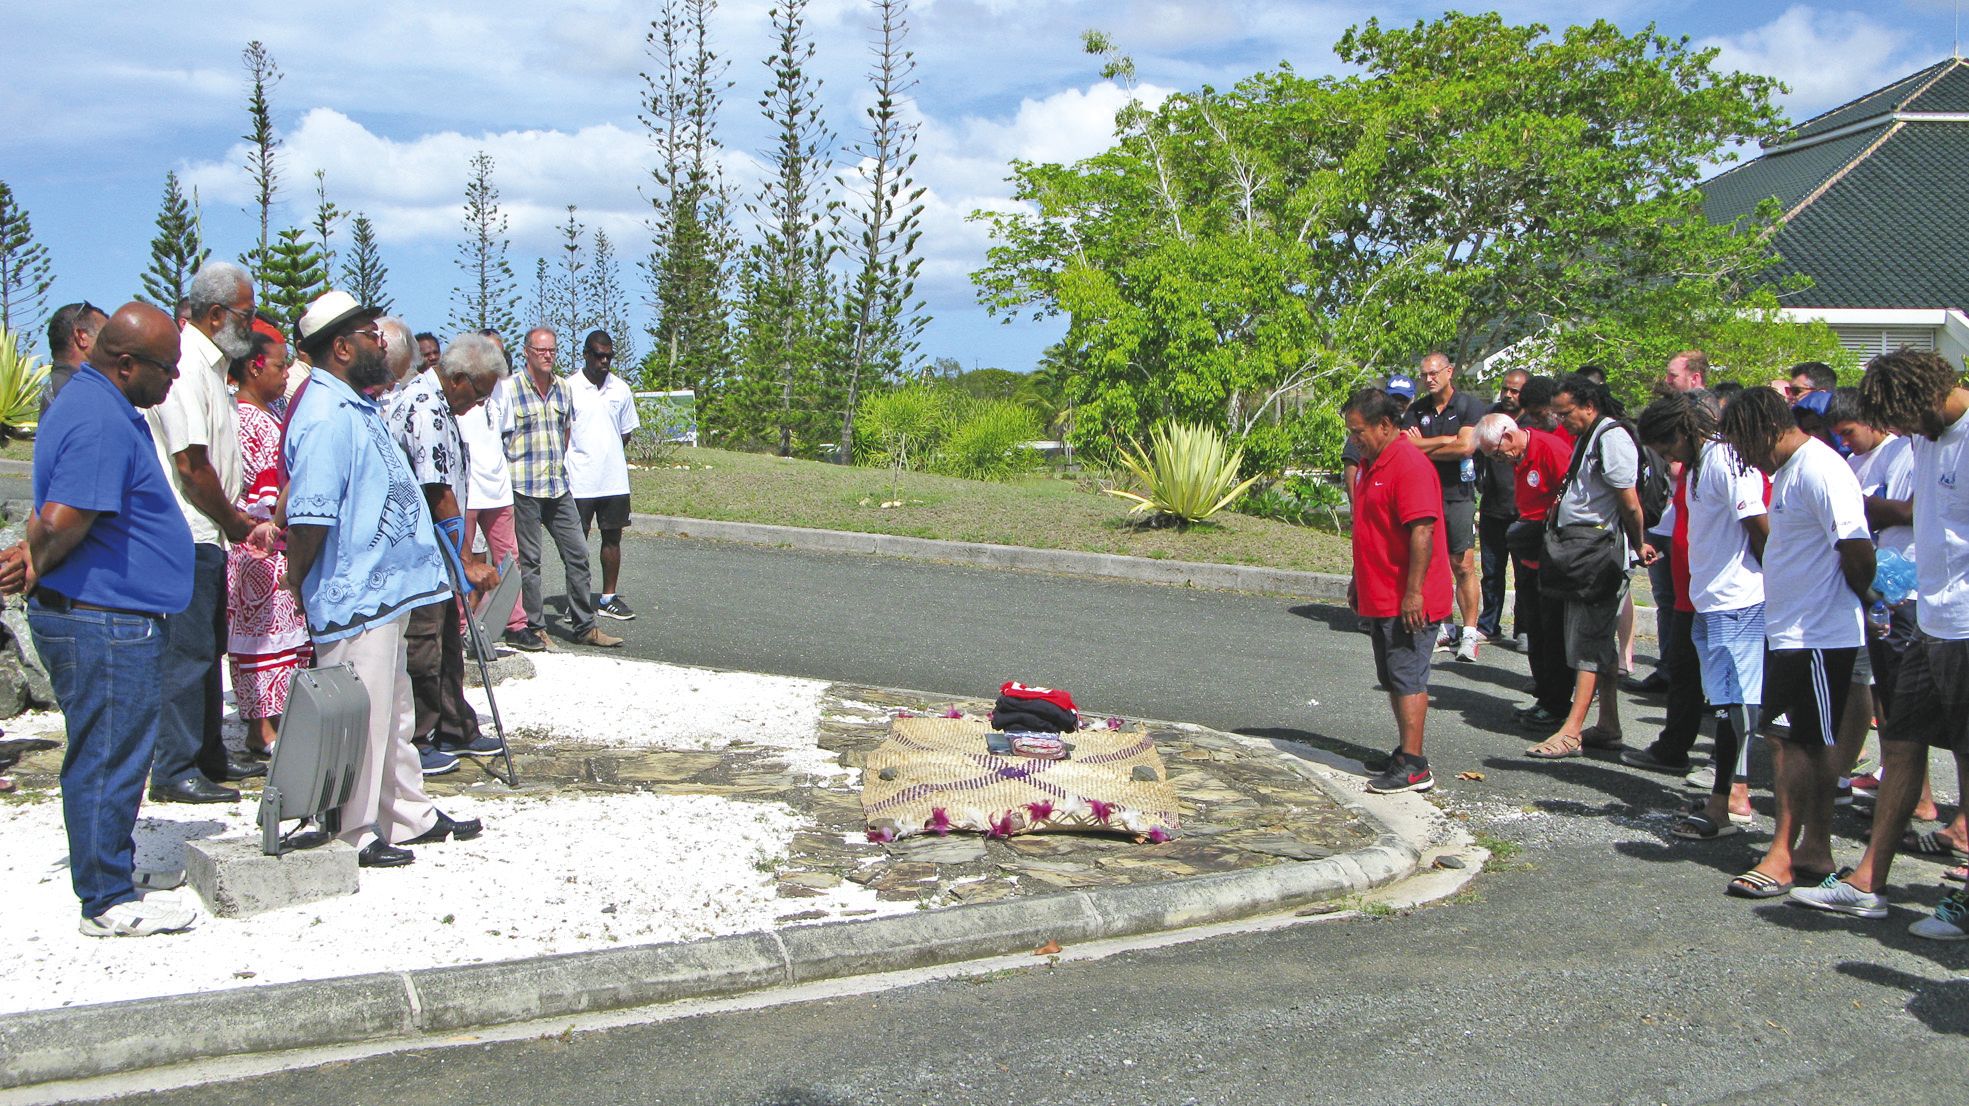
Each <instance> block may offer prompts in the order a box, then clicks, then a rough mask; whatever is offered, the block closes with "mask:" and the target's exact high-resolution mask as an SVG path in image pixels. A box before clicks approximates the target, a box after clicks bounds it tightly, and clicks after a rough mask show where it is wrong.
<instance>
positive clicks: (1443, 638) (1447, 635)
mask: <svg viewBox="0 0 1969 1106" xmlns="http://www.w3.org/2000/svg"><path fill="white" fill-rule="evenodd" d="M1454 648H1456V627H1454V626H1451V625H1450V624H1449V623H1447V622H1445V623H1443V624H1442V628H1441V629H1439V630H1437V631H1436V652H1438V653H1441V652H1446V651H1448V650H1450V649H1454Z"/></svg>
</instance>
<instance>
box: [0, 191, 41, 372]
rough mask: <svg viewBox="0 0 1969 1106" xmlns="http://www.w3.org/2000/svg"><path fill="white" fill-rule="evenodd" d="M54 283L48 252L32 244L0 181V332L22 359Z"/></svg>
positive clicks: (30, 231) (30, 228) (15, 202)
mask: <svg viewBox="0 0 1969 1106" xmlns="http://www.w3.org/2000/svg"><path fill="white" fill-rule="evenodd" d="M54 283H55V277H54V267H53V265H52V264H51V263H50V262H49V260H48V248H47V247H46V246H43V245H42V244H41V243H39V242H36V241H35V240H34V225H33V223H32V222H30V221H29V219H28V217H27V209H26V208H24V207H22V206H21V205H20V200H19V199H18V198H16V197H15V195H14V190H13V189H11V188H9V187H7V182H6V181H0V331H4V332H6V333H7V334H8V335H9V336H11V337H12V338H13V340H14V344H15V347H16V348H17V350H18V352H19V353H20V354H21V355H22V356H26V353H27V349H28V346H29V345H30V344H31V343H32V341H33V334H34V329H35V327H36V326H37V325H38V324H39V323H40V321H41V309H42V308H43V307H44V306H46V304H47V299H48V289H49V288H50V287H52V286H53V285H54Z"/></svg>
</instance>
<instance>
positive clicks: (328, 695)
mask: <svg viewBox="0 0 1969 1106" xmlns="http://www.w3.org/2000/svg"><path fill="white" fill-rule="evenodd" d="M368 744H369V691H368V689H366V688H364V687H363V686H362V679H361V678H360V677H358V676H357V675H356V671H355V669H354V668H353V667H352V666H350V665H346V664H340V665H335V666H334V667H331V668H307V669H302V670H300V671H297V672H295V673H294V678H293V682H292V684H290V685H289V687H288V692H287V711H286V713H284V714H282V715H281V717H280V735H279V737H278V738H277V739H276V740H275V742H274V747H273V760H272V761H271V762H270V763H269V764H268V765H267V786H266V790H265V791H263V792H262V793H261V795H260V812H259V821H260V851H261V852H263V853H265V854H266V855H268V856H279V855H281V854H282V853H285V852H291V851H293V850H295V849H304V848H311V847H313V846H315V845H320V844H323V843H325V842H327V841H328V840H330V839H331V838H333V837H334V835H335V834H336V833H338V832H340V831H341V828H342V804H344V803H346V802H348V801H349V794H350V792H351V791H352V790H354V788H355V780H356V773H357V772H358V771H359V770H360V769H361V767H362V757H363V751H364V749H365V748H366V747H367V745H368ZM309 818H312V819H315V820H317V821H319V822H320V823H321V827H322V828H321V830H319V831H311V832H308V833H304V834H296V835H293V836H291V837H283V836H281V832H280V824H281V823H282V822H288V821H293V820H296V819H309Z"/></svg>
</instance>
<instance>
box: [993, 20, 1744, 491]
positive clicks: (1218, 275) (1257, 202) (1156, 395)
mask: <svg viewBox="0 0 1969 1106" xmlns="http://www.w3.org/2000/svg"><path fill="white" fill-rule="evenodd" d="M1086 45H1087V47H1088V49H1089V50H1090V52H1093V53H1096V54H1099V55H1101V56H1102V57H1103V58H1104V59H1105V68H1104V72H1105V73H1106V75H1107V76H1109V77H1110V78H1111V79H1115V80H1117V81H1118V82H1120V83H1121V84H1122V85H1123V86H1124V88H1130V89H1132V88H1133V87H1134V67H1133V64H1132V63H1131V62H1130V61H1129V60H1128V59H1127V58H1126V57H1124V56H1122V55H1121V54H1119V53H1118V52H1117V51H1116V50H1115V48H1114V46H1113V44H1112V43H1111V42H1109V41H1108V40H1107V39H1106V38H1105V37H1104V36H1101V35H1098V34H1093V35H1090V36H1089V37H1088V40H1087V42H1086ZM1336 50H1337V52H1338V54H1339V56H1340V59H1341V60H1342V61H1343V62H1344V63H1346V65H1347V66H1348V67H1349V68H1350V69H1351V70H1353V72H1352V73H1351V74H1350V75H1347V76H1340V77H1324V78H1316V79H1315V78H1305V77H1301V76H1300V75H1298V74H1297V73H1295V72H1294V71H1293V70H1292V69H1291V68H1290V67H1284V66H1282V67H1280V68H1279V69H1276V70H1273V71H1270V72H1265V73H1260V74H1257V75H1255V76H1252V77H1250V78H1247V79H1246V80H1244V81H1241V82H1239V83H1238V84H1237V85H1236V86H1235V87H1234V88H1232V89H1230V90H1228V91H1219V90H1217V89H1214V88H1209V87H1205V88H1202V89H1200V90H1197V91H1194V92H1186V93H1182V94H1178V95H1175V96H1172V97H1170V98H1169V99H1168V100H1166V101H1165V102H1163V103H1162V104H1160V105H1159V106H1157V107H1155V108H1154V109H1153V110H1151V109H1150V108H1149V107H1148V106H1147V105H1145V104H1143V103H1142V102H1141V101H1140V100H1139V99H1131V101H1130V102H1129V103H1128V105H1127V106H1125V107H1124V108H1123V109H1122V110H1121V112H1119V113H1118V115H1117V119H1116V130H1117V141H1116V143H1115V145H1114V146H1113V147H1112V148H1110V149H1109V150H1107V151H1106V152H1104V153H1101V154H1099V155H1096V156H1095V157H1093V158H1090V159H1088V160H1087V161H1085V162H1082V163H1080V164H1078V165H1074V166H1060V165H1035V164H1027V163H1018V164H1015V166H1014V181H1015V182H1016V186H1017V196H1018V198H1019V199H1021V200H1023V201H1024V202H1025V204H1026V205H1028V206H1027V208H1026V210H1023V211H1019V212H1013V213H990V212H981V213H979V214H978V215H977V216H976V217H977V218H980V219H983V220H986V221H988V222H990V223H991V224H992V232H993V235H994V237H995V238H996V240H997V242H996V244H995V245H994V247H993V248H992V250H991V253H990V255H989V259H988V264H987V267H986V268H985V269H984V270H982V271H981V272H979V273H978V274H977V277H976V279H977V281H978V284H979V294H980V298H981V299H982V300H983V301H984V302H985V303H986V305H987V306H988V307H989V308H991V309H992V310H993V311H995V312H998V313H1001V314H1012V313H1023V312H1028V311H1030V312H1033V313H1036V314H1039V315H1055V314H1058V315H1064V316H1066V318H1067V320H1068V330H1067V337H1066V339H1065V341H1064V343H1063V348H1062V350H1061V357H1060V360H1061V361H1062V362H1063V363H1064V364H1066V365H1070V366H1071V367H1072V371H1071V373H1070V374H1069V375H1068V377H1067V381H1066V389H1065V390H1066V396H1065V398H1066V400H1067V403H1068V406H1069V407H1070V408H1071V409H1072V411H1073V421H1074V426H1073V430H1072V441H1073V443H1074V444H1075V446H1076V447H1077V448H1079V449H1082V450H1086V451H1091V452H1093V453H1095V454H1097V455H1099V454H1106V455H1110V456H1111V455H1112V453H1113V450H1114V448H1115V446H1116V444H1117V443H1120V442H1123V441H1126V440H1127V439H1129V438H1140V437H1142V436H1143V435H1144V433H1145V432H1146V431H1147V429H1148V428H1149V427H1151V426H1152V425H1154V424H1157V423H1160V422H1162V421H1165V420H1170V419H1175V420H1183V421H1193V422H1203V423H1208V424H1210V425H1215V426H1220V427H1224V428H1226V429H1228V430H1229V431H1230V433H1231V434H1232V436H1233V439H1234V440H1236V441H1238V442H1240V444H1242V445H1244V446H1245V449H1246V460H1247V465H1249V466H1251V467H1254V468H1258V467H1265V466H1269V465H1273V464H1277V463H1281V462H1282V461H1284V460H1285V459H1286V457H1285V452H1286V451H1287V450H1288V449H1289V448H1298V447H1297V446H1292V445H1290V443H1291V442H1293V441H1294V440H1296V439H1295V436H1294V435H1293V433H1292V432H1291V431H1290V429H1289V428H1280V422H1281V420H1290V419H1292V418H1294V417H1297V416H1295V415H1294V412H1306V413H1307V414H1308V415H1309V416H1310V415H1315V414H1317V413H1318V412H1319V411H1321V410H1327V409H1330V408H1331V406H1332V405H1333V404H1334V403H1335V402H1337V400H1338V399H1339V398H1340V397H1341V396H1343V395H1344V394H1345V392H1346V390H1347V389H1349V388H1350V387H1352V386H1354V385H1355V384H1357V383H1358V382H1360V381H1362V380H1364V379H1367V378H1370V377H1372V376H1374V375H1378V374H1380V373H1382V372H1385V371H1387V370H1388V369H1389V368H1391V367H1394V366H1396V365H1403V364H1407V363H1409V362H1410V361H1411V360H1412V359H1413V358H1415V357H1416V356H1418V355H1419V354H1421V353H1423V352H1426V351H1428V350H1430V349H1438V348H1439V349H1443V350H1445V351H1446V352H1448V353H1449V354H1450V355H1451V357H1452V358H1453V359H1455V360H1456V361H1457V362H1458V363H1459V364H1464V365H1469V364H1474V363H1475V362H1476V361H1477V360H1478V359H1480V358H1482V357H1484V356H1485V355H1487V354H1490V353H1493V352H1496V351H1498V350H1502V349H1505V348H1506V347H1508V346H1511V345H1513V344H1514V343H1517V342H1519V341H1520V340H1522V339H1525V338H1526V337H1528V336H1531V335H1538V334H1545V333H1556V334H1561V335H1567V336H1569V337H1566V338H1564V339H1563V340H1562V341H1561V342H1560V346H1559V348H1561V349H1563V350H1565V351H1567V356H1569V357H1583V352H1582V351H1583V348H1584V345H1583V343H1584V342H1585V338H1584V336H1586V335H1589V334H1596V333H1597V334H1602V335H1627V334H1634V333H1638V332H1639V330H1640V328H1641V327H1642V326H1652V325H1661V324H1662V323H1663V320H1665V319H1673V318H1674V316H1672V315H1667V314H1664V312H1663V310H1662V308H1663V306H1664V305H1666V304H1670V303H1673V304H1677V305H1679V306H1680V308H1681V309H1683V310H1684V311H1685V312H1695V314H1694V315H1693V316H1690V315H1684V316H1683V318H1684V319H1687V318H1690V317H1698V318H1704V319H1717V320H1720V319H1723V318H1726V317H1729V316H1730V315H1731V314H1732V313H1733V312H1735V311H1736V310H1738V308H1739V307H1740V306H1743V305H1746V304H1752V303H1753V302H1754V301H1753V297H1754V295H1755V293H1754V288H1755V287H1756V280H1757V277H1758V274H1760V273H1762V272H1764V271H1766V270H1767V269H1768V268H1769V267H1770V265H1771V263H1772V261H1773V257H1772V254H1771V251H1770V246H1769V242H1768V240H1767V239H1766V238H1765V237H1764V236H1762V235H1761V234H1760V233H1759V231H1760V230H1761V229H1762V228H1760V227H1757V226H1750V227H1743V228H1730V227H1715V226H1711V225H1710V224H1709V223H1708V222H1707V221H1706V220H1704V219H1703V217H1702V213H1701V207H1700V196H1699V194H1698V192H1697V191H1696V188H1695V184H1696V181H1697V179H1698V176H1699V174H1700V172H1701V171H1702V169H1703V167H1704V166H1705V165H1706V164H1708V163H1710V162H1713V161H1716V160H1728V158H1729V157H1730V156H1731V155H1730V154H1728V153H1727V151H1728V150H1729V149H1731V148H1732V147H1733V146H1734V145H1736V144H1739V143H1745V142H1749V141H1751V140H1754V139H1757V138H1760V137H1763V136H1765V135H1768V134H1772V133H1775V132H1776V131H1777V130H1779V129H1780V126H1781V122H1782V120H1781V117H1780V115H1779V114H1778V112H1777V109H1776V108H1775V107H1774V106H1773V105H1772V102H1771V94H1772V92H1773V91H1774V90H1775V88H1776V85H1775V83H1774V82H1772V81H1770V80H1768V79H1765V78H1762V77H1754V76H1747V75H1744V74H1739V73H1729V72H1721V71H1718V70H1717V69H1716V68H1715V66H1714V61H1715V51H1713V50H1695V49H1692V48H1691V47H1690V46H1689V45H1688V43H1687V42H1686V41H1681V40H1672V39H1668V38H1665V37H1662V36H1660V35H1658V34H1656V33H1655V32H1654V31H1653V29H1652V28H1650V29H1648V30H1646V31H1643V32H1642V33H1640V34H1636V35H1632V36H1628V35H1624V34H1622V33H1621V32H1620V31H1619V30H1618V29H1617V28H1615V27H1614V26H1612V25H1611V24H1608V23H1606V22H1597V23H1594V24H1592V25H1590V26H1583V27H1571V28H1568V29H1566V30H1565V31H1564V32H1563V33H1562V34H1560V35H1557V36H1553V35H1550V34H1548V32H1547V30H1546V28H1544V27H1541V26H1537V25H1531V26H1522V27H1519V26H1510V25H1507V24H1506V23H1505V22H1504V21H1503V20H1502V19H1501V18H1499V17H1498V16H1496V15H1483V16H1468V15H1460V14H1455V13H1451V14H1448V15H1445V16H1443V17H1442V18H1441V19H1438V20H1436V21H1434V22H1418V23H1416V24H1415V25H1414V26H1413V27H1408V28H1401V29H1384V28H1382V27H1381V26H1380V24H1379V23H1378V22H1377V21H1374V20H1370V21H1368V22H1367V23H1366V24H1365V25H1363V26H1361V27H1357V28H1354V29H1352V30H1349V31H1348V32H1347V33H1346V34H1345V35H1343V36H1342V38H1341V39H1340V42H1339V44H1338V45H1337V47H1336ZM1677 325H1679V324H1670V326H1669V329H1668V330H1667V331H1666V333H1670V334H1676V335H1677V336H1676V337H1674V338H1672V339H1666V340H1667V341H1669V342H1670V343H1671V344H1672V345H1674V346H1682V345H1687V344H1689V343H1688V342H1687V341H1686V340H1684V339H1683V338H1682V337H1680V336H1679V333H1678V331H1677V330H1676V326H1677ZM1681 333H1686V327H1683V328H1682V330H1681ZM1603 352H1604V346H1603ZM1652 368H1653V371H1656V372H1658V371H1659V364H1658V363H1657V364H1655V365H1654V366H1652ZM1261 428H1263V429H1262V432H1261Z"/></svg>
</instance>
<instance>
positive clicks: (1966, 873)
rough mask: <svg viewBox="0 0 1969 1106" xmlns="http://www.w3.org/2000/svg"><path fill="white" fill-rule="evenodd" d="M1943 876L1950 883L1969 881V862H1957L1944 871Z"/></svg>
mask: <svg viewBox="0 0 1969 1106" xmlns="http://www.w3.org/2000/svg"><path fill="white" fill-rule="evenodd" d="M1942 878H1943V879H1945V880H1947V881H1948V882H1950V883H1969V864H1957V865H1956V866H1955V867H1953V868H1950V869H1948V870H1947V871H1945V872H1943V873H1942Z"/></svg>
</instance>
